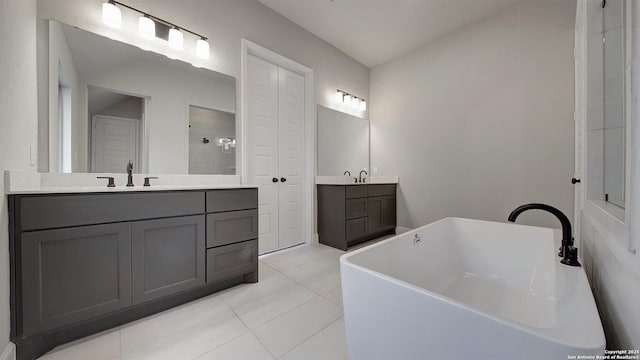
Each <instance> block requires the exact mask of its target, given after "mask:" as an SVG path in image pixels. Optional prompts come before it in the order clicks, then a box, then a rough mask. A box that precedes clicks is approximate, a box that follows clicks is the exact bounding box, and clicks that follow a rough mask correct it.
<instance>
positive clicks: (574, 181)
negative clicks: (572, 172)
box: [571, 178, 580, 185]
mask: <svg viewBox="0 0 640 360" xmlns="http://www.w3.org/2000/svg"><path fill="white" fill-rule="evenodd" d="M579 182H580V179H576V178H573V179H571V183H572V184H574V185H575V184H576V183H579Z"/></svg>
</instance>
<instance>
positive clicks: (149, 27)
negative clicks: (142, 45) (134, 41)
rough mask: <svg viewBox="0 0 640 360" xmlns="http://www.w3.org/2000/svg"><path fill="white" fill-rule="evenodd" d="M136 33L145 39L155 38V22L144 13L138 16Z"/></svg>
mask: <svg viewBox="0 0 640 360" xmlns="http://www.w3.org/2000/svg"><path fill="white" fill-rule="evenodd" d="M138 33H139V34H140V36H142V37H143V38H145V39H149V40H153V39H155V38H156V23H155V22H153V20H151V18H148V17H147V16H145V15H143V16H140V18H138Z"/></svg>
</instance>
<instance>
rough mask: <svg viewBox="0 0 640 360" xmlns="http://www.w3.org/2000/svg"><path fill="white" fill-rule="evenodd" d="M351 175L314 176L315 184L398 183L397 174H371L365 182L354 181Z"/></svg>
mask: <svg viewBox="0 0 640 360" xmlns="http://www.w3.org/2000/svg"><path fill="white" fill-rule="evenodd" d="M355 179H356V178H355V177H353V176H316V184H317V185H367V184H398V182H399V180H398V177H397V176H371V177H368V178H366V180H365V182H362V183H356V182H355Z"/></svg>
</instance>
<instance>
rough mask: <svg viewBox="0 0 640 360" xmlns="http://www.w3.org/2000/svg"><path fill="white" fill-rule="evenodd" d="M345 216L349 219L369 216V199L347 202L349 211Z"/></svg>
mask: <svg viewBox="0 0 640 360" xmlns="http://www.w3.org/2000/svg"><path fill="white" fill-rule="evenodd" d="M345 216H346V218H347V219H354V218H359V217H363V216H367V198H359V199H349V200H347V211H346V214H345Z"/></svg>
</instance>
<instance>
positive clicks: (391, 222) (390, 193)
mask: <svg viewBox="0 0 640 360" xmlns="http://www.w3.org/2000/svg"><path fill="white" fill-rule="evenodd" d="M395 227H396V184H360V185H318V237H319V241H320V243H322V244H325V245H329V246H333V247H335V248H338V249H342V250H347V248H348V247H349V246H353V245H356V244H359V243H361V242H364V241H367V240H371V239H373V238H376V237H379V236H382V235H385V234H392V233H395Z"/></svg>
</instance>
